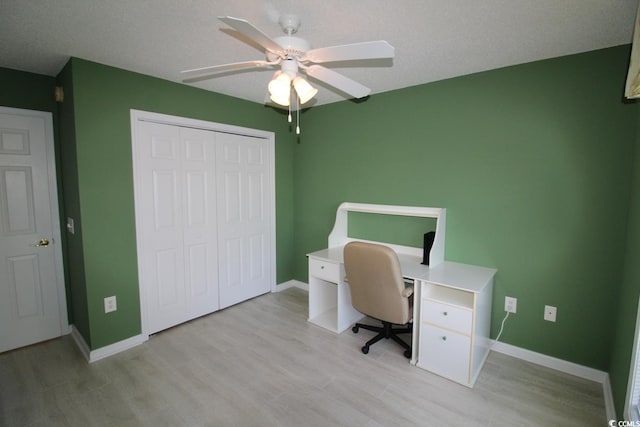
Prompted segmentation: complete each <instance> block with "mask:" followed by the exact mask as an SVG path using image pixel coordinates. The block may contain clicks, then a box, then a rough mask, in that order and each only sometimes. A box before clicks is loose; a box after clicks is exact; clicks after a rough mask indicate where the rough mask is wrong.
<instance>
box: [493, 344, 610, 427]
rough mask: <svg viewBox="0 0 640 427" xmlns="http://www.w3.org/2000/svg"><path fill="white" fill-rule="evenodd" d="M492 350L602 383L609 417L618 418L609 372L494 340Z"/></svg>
mask: <svg viewBox="0 0 640 427" xmlns="http://www.w3.org/2000/svg"><path fill="white" fill-rule="evenodd" d="M491 350H493V351H495V352H498V353H502V354H506V355H508V356H512V357H516V358H518V359H522V360H526V361H527V362H531V363H535V364H536V365H541V366H544V367H547V368H551V369H555V370H557V371H560V372H564V373H566V374H570V375H575V376H576V377H580V378H584V379H587V380H591V381H594V382H597V383H600V384H602V392H603V394H604V404H605V410H606V411H607V419H608V420H615V419H617V417H616V408H615V404H614V401H613V391H612V390H611V382H610V380H609V374H608V373H607V372H604V371H600V370H598V369H593V368H589V367H587V366H583V365H578V364H577V363H573V362H567V361H566V360H562V359H558V358H556V357H551V356H547V355H545V354H542V353H536V352H535V351H531V350H527V349H524V348H520V347H516V346H513V345H510V344H505V343H502V342H499V341H494V340H492V341H491Z"/></svg>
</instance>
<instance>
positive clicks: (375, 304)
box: [344, 241, 413, 358]
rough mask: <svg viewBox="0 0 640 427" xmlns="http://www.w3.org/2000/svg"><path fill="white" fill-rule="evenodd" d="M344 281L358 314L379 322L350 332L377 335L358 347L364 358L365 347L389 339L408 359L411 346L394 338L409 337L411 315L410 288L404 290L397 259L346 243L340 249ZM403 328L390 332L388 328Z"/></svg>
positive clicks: (380, 249)
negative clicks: (361, 330)
mask: <svg viewBox="0 0 640 427" xmlns="http://www.w3.org/2000/svg"><path fill="white" fill-rule="evenodd" d="M344 268H345V271H346V273H347V277H346V279H345V281H346V282H347V283H348V284H349V288H350V289H351V304H352V305H353V307H354V308H355V309H356V310H358V311H359V312H361V313H363V314H366V315H367V316H369V317H372V318H374V319H376V320H379V321H381V322H382V326H381V327H380V326H372V325H366V324H362V323H356V324H355V325H354V326H353V328H352V329H351V330H352V331H353V333H356V334H357V333H358V330H359V329H360V328H362V329H367V330H369V331H374V332H378V335H376V336H375V337H373V338H372V339H370V340H369V341H367V343H366V344H365V345H364V346H363V347H362V352H363V353H364V354H367V353H369V347H370V346H371V345H372V344H374V343H376V342H378V341H380V340H381V339H382V338H385V339H389V338H391V339H393V340H394V341H395V342H397V343H398V344H400V345H401V346H402V348H404V349H405V352H404V355H405V357H407V358H410V357H411V346H409V345H408V344H407V343H405V342H404V341H403V340H401V339H400V338H399V337H398V334H406V333H411V331H412V325H411V324H409V322H410V320H411V315H412V311H413V310H412V305H413V304H412V298H410V297H411V295H412V294H413V288H406V287H405V284H404V280H403V278H402V271H401V270H400V261H399V260H398V255H397V254H396V253H395V252H394V251H393V249H391V248H389V247H387V246H384V245H378V244H374V243H366V242H358V241H355V242H350V243H347V244H346V245H345V247H344ZM394 324H395V325H407V324H408V326H405V327H402V328H392V325H394Z"/></svg>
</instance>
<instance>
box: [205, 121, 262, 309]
mask: <svg viewBox="0 0 640 427" xmlns="http://www.w3.org/2000/svg"><path fill="white" fill-rule="evenodd" d="M216 142H217V145H216V147H217V162H216V174H217V177H218V178H217V181H218V242H219V243H218V251H219V262H220V265H219V269H220V284H219V286H220V307H221V308H224V307H228V306H230V305H233V304H236V303H238V302H240V301H244V300H247V299H249V298H253V297H255V296H258V295H261V294H264V293H266V292H269V290H270V289H271V285H270V282H271V280H272V279H271V278H272V274H271V269H272V262H271V257H270V254H271V242H272V236H271V227H270V226H269V224H270V223H271V221H272V218H271V208H270V203H271V199H270V191H269V180H270V175H269V172H270V170H269V164H270V162H271V159H270V157H269V156H270V154H271V153H270V151H269V150H268V148H267V144H265V140H264V139H262V138H255V137H251V136H244V135H234V134H230V133H219V134H217V138H216Z"/></svg>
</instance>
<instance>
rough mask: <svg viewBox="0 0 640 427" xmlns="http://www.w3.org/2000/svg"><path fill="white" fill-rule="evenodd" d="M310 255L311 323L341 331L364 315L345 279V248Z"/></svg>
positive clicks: (333, 330)
mask: <svg viewBox="0 0 640 427" xmlns="http://www.w3.org/2000/svg"><path fill="white" fill-rule="evenodd" d="M308 256H309V322H311V323H313V324H315V325H318V326H321V327H323V328H325V329H328V330H330V331H332V332H335V333H338V334H339V333H340V332H342V331H344V330H345V329H347V328H348V327H350V326H351V325H352V324H353V323H354V322H357V321H358V320H360V319H362V318H363V317H364V315H363V314H362V313H360V312H359V311H357V310H356V309H355V308H353V306H352V305H351V291H350V290H349V285H347V284H346V283H345V282H344V277H345V273H344V264H343V262H342V248H339V250H332V249H324V250H322V251H318V252H314V253H311V254H309V255H308Z"/></svg>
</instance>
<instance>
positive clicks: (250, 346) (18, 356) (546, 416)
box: [0, 288, 606, 427]
mask: <svg viewBox="0 0 640 427" xmlns="http://www.w3.org/2000/svg"><path fill="white" fill-rule="evenodd" d="M306 318H307V294H306V292H304V291H301V290H299V289H295V288H294V289H288V290H286V291H283V292H280V293H274V294H267V295H264V296H261V297H258V298H255V299H253V300H251V301H247V302H245V303H242V304H239V305H236V306H234V307H230V308H228V309H225V310H222V311H220V312H217V313H214V314H211V315H209V316H205V317H202V318H200V319H197V320H195V321H192V322H189V323H186V324H183V325H180V326H178V327H175V328H172V329H170V330H167V331H164V332H162V333H160V334H158V335H156V336H153V337H151V339H150V340H149V341H148V342H146V343H144V344H143V345H141V346H138V347H136V348H134V349H131V350H128V351H126V352H123V353H120V354H117V355H115V356H112V357H110V358H107V359H104V360H101V361H98V362H95V363H93V364H88V363H87V362H86V361H85V360H84V358H83V357H82V356H81V354H80V352H79V351H78V350H77V349H76V347H75V344H74V343H73V340H72V339H71V337H70V336H65V337H62V338H60V339H56V340H53V341H49V342H46V343H42V344H38V345H35V346H31V347H27V348H24V349H20V350H16V351H13V352H8V353H4V354H0V425H2V426H12V427H13V426H20V427H22V426H47V427H51V426H82V427H84V426H154V427H155V426H261V427H264V426H296V427H298V426H323V427H325V426H367V427H377V426H438V427H442V426H463V425H464V426H467V425H468V426H545V427H549V426H603V425H606V415H605V409H604V400H603V394H602V387H601V385H600V384H597V383H594V382H591V381H587V380H583V379H580V378H576V377H573V376H570V375H567V374H563V373H560V372H557V371H554V370H551V369H547V368H544V367H540V366H537V365H534V364H530V363H527V362H523V361H521V360H518V359H514V358H512V357H509V356H505V355H502V354H498V353H493V352H492V353H491V355H490V356H489V358H488V360H487V362H486V364H485V366H484V369H483V371H482V373H481V374H480V377H479V378H478V381H477V383H476V386H475V387H474V388H473V389H468V388H466V387H463V386H461V385H458V384H455V383H452V382H450V381H448V380H445V379H443V378H440V377H438V376H436V375H433V374H431V373H429V372H426V371H424V370H422V369H419V368H416V367H413V366H410V365H409V364H408V362H407V359H405V358H404V357H403V355H402V350H401V349H400V348H399V347H398V346H397V345H395V344H394V343H392V342H391V341H386V340H385V341H384V342H380V343H377V344H375V345H374V346H372V347H371V351H370V353H369V354H368V355H364V354H362V353H361V352H360V347H361V346H362V344H363V342H364V341H366V339H367V337H368V336H370V334H372V333H371V332H368V331H363V330H362V331H361V332H360V333H359V334H357V335H356V334H353V333H351V331H346V332H344V333H343V334H340V335H335V334H332V333H330V332H327V331H325V330H323V329H321V328H318V327H316V326H314V325H311V324H309V323H308V322H307V321H306Z"/></svg>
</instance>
